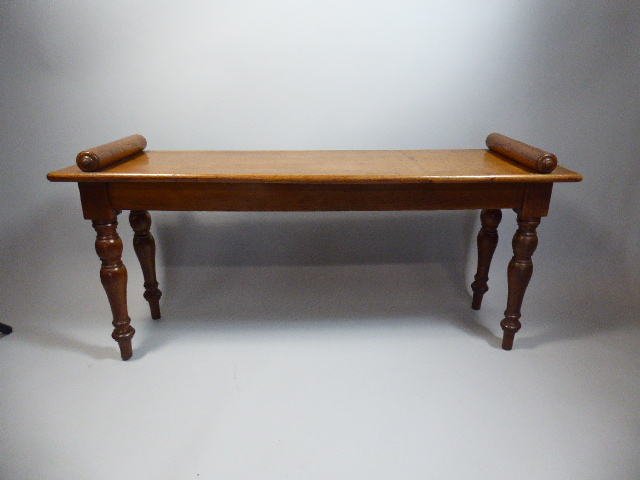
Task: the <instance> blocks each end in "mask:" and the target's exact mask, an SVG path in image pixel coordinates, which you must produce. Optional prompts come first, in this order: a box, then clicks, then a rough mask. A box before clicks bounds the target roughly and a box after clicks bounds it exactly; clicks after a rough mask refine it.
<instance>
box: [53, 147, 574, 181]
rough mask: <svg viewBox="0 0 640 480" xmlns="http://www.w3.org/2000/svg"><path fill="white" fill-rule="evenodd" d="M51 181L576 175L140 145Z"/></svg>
mask: <svg viewBox="0 0 640 480" xmlns="http://www.w3.org/2000/svg"><path fill="white" fill-rule="evenodd" d="M48 178H49V180H51V181H54V182H56V181H57V182H60V181H62V182H118V183H126V182H140V181H143V182H154V183H156V182H169V183H180V182H187V183H194V182H197V183H253V184H255V183H300V184H311V183H338V184H343V183H350V184H353V183H367V184H375V183H383V184H404V183H420V184H424V183H453V184H461V183H465V184H466V183H549V182H577V181H580V180H581V179H582V176H581V175H579V174H577V173H575V172H572V171H571V170H568V169H566V168H562V167H557V168H556V170H554V172H553V173H549V174H545V175H540V174H539V173H537V172H534V171H532V170H531V169H529V168H527V167H525V166H523V165H521V164H519V163H517V162H515V161H513V160H510V159H508V158H505V157H504V156H503V155H501V154H499V153H495V152H493V151H491V150H486V149H484V150H480V149H477V150H473V149H469V150H326V151H323V150H319V151H147V152H144V153H141V154H139V155H136V156H134V157H131V158H130V159H129V160H127V161H125V162H120V163H116V164H113V165H111V166H109V167H107V168H105V169H103V170H100V171H98V172H83V171H82V170H80V169H79V168H78V167H77V166H72V167H68V168H64V169H62V170H58V171H56V172H52V173H50V174H49V175H48Z"/></svg>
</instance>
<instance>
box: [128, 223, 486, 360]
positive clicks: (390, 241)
mask: <svg viewBox="0 0 640 480" xmlns="http://www.w3.org/2000/svg"><path fill="white" fill-rule="evenodd" d="M475 216H476V212H475V211H474V212H358V213H354V212H337V213H336V212H331V213H325V212H321V213H315V212H314V213H312V214H309V213H297V212H296V213H267V214H265V213H259V214H254V213H222V214H214V215H211V214H193V213H180V214H176V215H172V218H171V222H167V223H165V222H162V220H163V219H161V221H160V222H157V226H156V227H155V236H156V239H157V241H158V245H160V246H161V247H160V249H159V252H160V259H159V261H161V262H162V263H163V265H165V273H164V275H165V278H164V279H161V281H162V285H161V289H162V290H163V292H164V297H163V301H162V309H163V320H161V321H160V322H159V323H157V324H156V326H155V328H154V331H153V334H151V335H148V336H147V337H146V338H144V339H143V340H142V341H141V345H139V346H137V347H136V352H137V355H134V356H143V355H145V354H146V353H148V352H150V351H153V350H155V349H157V348H160V347H161V346H162V345H163V344H164V343H166V342H169V341H170V340H171V338H172V337H174V336H175V335H180V334H181V333H180V332H183V334H185V335H186V334H187V333H185V332H187V331H190V329H195V330H197V331H198V333H201V334H206V332H207V331H211V330H210V329H211V328H212V327H211V324H212V323H213V324H214V325H215V326H214V327H213V331H215V332H220V331H227V332H240V331H259V330H261V329H262V330H265V331H274V330H292V329H294V330H295V329H313V328H323V329H324V328H347V327H348V328H353V327H354V326H355V327H356V328H367V326H372V325H376V326H378V327H379V326H380V325H384V326H387V325H388V326H389V328H394V326H396V325H397V324H398V323H404V324H407V323H412V324H418V323H419V324H424V323H428V322H431V321H433V322H435V323H437V322H447V323H450V324H451V323H452V324H455V325H456V326H457V327H458V328H461V329H463V330H465V331H467V332H468V333H470V334H472V335H475V336H478V337H481V338H483V339H485V340H486V341H487V342H488V343H489V344H491V345H493V346H496V345H498V344H499V339H497V338H496V337H495V336H494V335H493V334H492V333H491V332H490V331H489V330H488V329H487V328H486V327H484V326H483V325H481V324H480V323H478V322H477V320H476V315H475V312H474V311H472V310H471V308H470V301H471V300H470V297H469V295H468V293H467V290H466V286H465V268H466V262H467V253H468V248H469V241H471V240H472V239H473V238H474V235H473V234H472V230H473V226H474V221H475ZM212 217H213V218H212ZM461 239H462V241H461Z"/></svg>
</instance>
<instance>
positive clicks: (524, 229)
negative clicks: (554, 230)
mask: <svg viewBox="0 0 640 480" xmlns="http://www.w3.org/2000/svg"><path fill="white" fill-rule="evenodd" d="M516 213H517V214H518V229H517V230H516V233H515V235H514V236H513V242H512V246H513V258H512V259H511V261H510V262H509V268H508V270H507V279H508V282H509V292H508V298H507V309H506V310H505V312H504V316H505V318H504V319H503V320H502V322H500V326H501V327H502V330H503V331H504V336H503V338H502V348H503V349H504V350H511V348H512V347H513V339H514V337H515V334H516V332H517V331H518V330H520V327H521V324H520V316H521V314H520V309H521V308H522V300H523V299H524V293H525V291H526V290H527V286H528V285H529V280H531V275H532V273H533V262H532V261H531V256H532V255H533V252H535V250H536V247H537V246H538V235H537V234H536V228H538V225H539V224H540V218H539V217H523V216H522V211H516Z"/></svg>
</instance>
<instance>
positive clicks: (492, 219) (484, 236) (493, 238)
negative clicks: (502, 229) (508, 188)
mask: <svg viewBox="0 0 640 480" xmlns="http://www.w3.org/2000/svg"><path fill="white" fill-rule="evenodd" d="M500 220H502V210H493V209H492V210H482V213H481V214H480V221H481V223H482V227H481V228H480V232H479V233H478V271H477V273H476V275H475V277H474V278H475V280H474V282H473V283H472V284H471V289H472V290H473V302H472V303H471V308H473V309H474V310H480V306H481V305H482V297H483V295H484V294H485V293H487V291H488V290H489V287H488V286H487V281H488V280H489V267H490V266H491V259H492V258H493V253H494V252H495V251H496V246H497V245H498V225H500Z"/></svg>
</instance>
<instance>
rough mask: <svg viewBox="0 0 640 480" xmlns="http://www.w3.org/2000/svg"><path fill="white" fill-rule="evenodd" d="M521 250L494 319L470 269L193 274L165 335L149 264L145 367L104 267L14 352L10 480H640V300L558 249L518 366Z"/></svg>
mask: <svg viewBox="0 0 640 480" xmlns="http://www.w3.org/2000/svg"><path fill="white" fill-rule="evenodd" d="M504 243H507V244H508V242H504ZM167 248H170V246H169V247H167ZM505 248H506V247H505ZM501 252H502V251H499V252H498V254H497V256H498V260H497V262H498V263H499V265H496V266H495V267H494V269H495V271H496V274H495V278H493V279H492V282H491V287H492V288H491V290H490V292H489V293H488V294H487V296H486V297H485V302H484V305H483V308H482V310H481V311H480V312H474V311H472V310H471V309H470V308H469V304H470V297H469V295H468V293H467V291H466V290H465V288H464V286H463V285H462V280H463V278H460V276H459V275H458V274H459V273H460V272H457V266H456V265H455V262H454V263H453V264H452V262H449V261H433V259H431V260H429V259H427V260H425V261H395V262H388V263H384V262H378V261H361V262H355V263H352V264H348V263H345V262H342V261H336V262H334V263H333V264H331V262H315V263H314V262H313V261H309V262H306V263H305V262H302V264H298V265H295V264H278V262H271V263H272V264H263V265H258V264H237V265H232V264H227V265H225V264H222V265H216V264H215V262H212V264H205V265H197V264H193V265H192V264H189V262H188V261H184V262H182V263H180V264H169V265H166V266H163V267H161V268H160V280H161V282H162V285H161V287H162V288H163V290H164V292H165V294H164V297H163V300H162V309H163V319H162V320H160V321H153V320H151V319H150V317H149V313H148V309H147V306H146V304H145V302H144V300H142V298H141V295H140V293H141V292H140V286H141V284H142V281H141V278H140V274H139V273H138V271H137V268H133V266H134V264H133V263H131V262H130V268H129V270H130V282H129V285H130V288H129V292H130V313H131V317H132V319H133V324H134V326H135V328H136V329H137V333H136V336H135V339H134V349H135V352H134V357H133V358H132V359H131V360H130V361H128V362H122V361H119V360H118V353H117V346H116V344H115V342H113V341H112V340H111V338H110V331H111V328H110V325H109V319H108V315H107V309H108V306H107V303H106V299H105V298H103V297H104V295H103V294H102V292H101V287H100V285H99V281H98V279H97V274H96V272H95V271H93V272H87V273H86V278H87V281H86V282H85V281H82V282H79V283H77V284H74V285H73V289H74V294H73V295H71V294H70V292H69V291H68V290H67V288H68V287H67V286H64V285H62V286H60V290H59V291H58V292H44V293H45V294H47V295H48V304H47V306H46V307H44V306H37V305H36V306H34V305H31V306H29V304H28V302H27V301H26V300H25V312H24V314H25V315H26V316H27V317H28V318H22V319H20V321H19V322H18V324H16V325H14V326H15V327H16V329H15V332H14V333H12V334H11V335H9V336H6V337H4V338H1V339H0V364H1V365H2V376H3V378H2V395H1V396H0V408H1V412H2V415H1V416H0V422H1V423H0V430H1V432H2V434H1V435H0V442H1V443H0V450H1V452H2V455H1V457H2V461H1V462H0V478H2V479H3V480H13V479H40V478H42V479H44V478H46V479H65V480H70V479H87V478H90V479H153V480H159V479H167V480H175V479H190V478H193V479H249V478H259V479H284V478H300V479H307V478H308V479H329V478H331V479H359V478H362V479H365V478H366V479H389V478H403V479H405V478H406V479H414V478H415V479H425V478H434V479H536V480H538V479H542V478H544V479H562V480H570V479H580V480H585V479H618V480H622V479H638V478H640V446H639V445H640V381H639V378H640V321H639V319H638V314H637V310H636V306H637V305H636V304H634V301H631V300H629V298H630V296H629V293H630V290H631V288H630V286H629V285H625V284H624V282H622V281H621V282H620V284H615V283H614V282H612V283H610V284H604V285H603V284H598V285H595V284H591V283H590V282H589V279H588V278H589V275H590V273H589V272H591V271H592V265H587V264H586V262H585V264H584V265H562V266H561V265H559V264H558V263H557V261H556V257H554V255H553V254H552V253H550V252H549V251H546V255H547V256H548V257H550V258H549V259H548V261H547V263H546V265H545V261H544V259H543V258H540V259H539V262H538V264H537V265H536V273H535V275H534V280H532V283H531V285H530V288H529V292H528V295H527V298H526V301H525V306H524V316H523V324H524V327H523V330H522V331H521V332H520V333H519V334H518V336H517V338H516V345H515V349H514V350H513V351H511V352H504V351H502V350H501V349H500V348H499V342H500V339H499V334H500V327H499V325H498V323H499V320H500V319H501V318H502V311H503V309H504V301H505V288H506V286H505V281H504V280H503V279H502V277H503V273H504V268H505V266H504V257H505V255H506V254H505V253H501ZM542 254H543V256H544V254H545V251H544V249H543V252H542ZM336 255H337V257H336V258H337V259H338V260H339V259H340V253H336ZM127 258H128V259H129V260H130V258H129V257H127ZM372 258H373V260H375V259H376V255H375V254H374V255H373V256H372ZM404 260H407V259H406V258H405V259H404ZM222 263H224V262H222ZM281 263H282V262H281ZM452 265H453V267H452ZM462 276H464V275H462ZM547 278H552V279H553V281H551V282H548V281H546V279H547ZM83 298H85V299H91V300H82V299H83ZM4 320H5V321H6V323H11V322H10V319H4Z"/></svg>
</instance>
